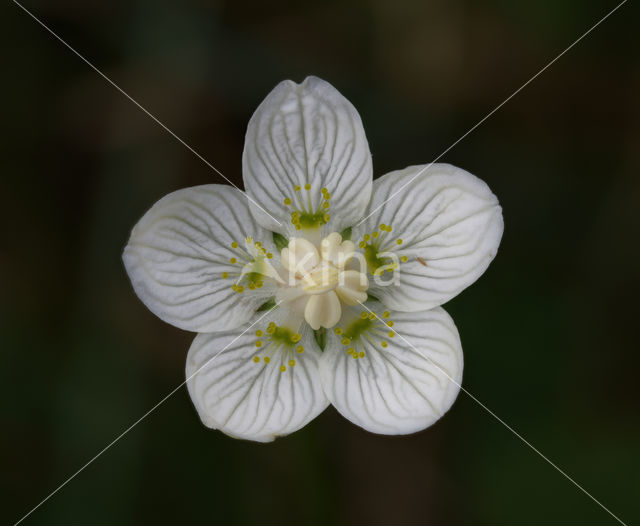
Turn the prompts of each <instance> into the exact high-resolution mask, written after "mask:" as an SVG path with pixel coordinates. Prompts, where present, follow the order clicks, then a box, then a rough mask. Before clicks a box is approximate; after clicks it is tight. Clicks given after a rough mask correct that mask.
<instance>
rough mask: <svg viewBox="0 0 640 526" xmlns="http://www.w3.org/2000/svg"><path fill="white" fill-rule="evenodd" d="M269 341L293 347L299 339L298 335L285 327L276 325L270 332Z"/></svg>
mask: <svg viewBox="0 0 640 526" xmlns="http://www.w3.org/2000/svg"><path fill="white" fill-rule="evenodd" d="M271 341H273V342H275V343H281V344H284V345H286V346H288V347H293V346H294V345H295V344H296V343H298V342H299V341H300V335H299V334H298V333H295V332H293V331H292V330H291V329H287V328H286V327H276V328H275V330H274V331H273V333H272V334H271Z"/></svg>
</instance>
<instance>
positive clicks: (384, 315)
mask: <svg viewBox="0 0 640 526" xmlns="http://www.w3.org/2000/svg"><path fill="white" fill-rule="evenodd" d="M389 316H391V314H390V313H389V311H388V310H386V311H384V312H383V313H382V317H383V318H388V317H389Z"/></svg>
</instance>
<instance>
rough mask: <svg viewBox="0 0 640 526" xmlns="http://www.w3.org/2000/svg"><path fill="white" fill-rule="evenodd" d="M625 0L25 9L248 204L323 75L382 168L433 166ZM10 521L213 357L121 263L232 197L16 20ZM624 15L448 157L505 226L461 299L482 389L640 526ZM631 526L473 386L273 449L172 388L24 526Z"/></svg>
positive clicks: (637, 195)
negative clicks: (138, 231) (152, 220)
mask: <svg viewBox="0 0 640 526" xmlns="http://www.w3.org/2000/svg"><path fill="white" fill-rule="evenodd" d="M614 5H615V3H614V2H610V1H599V2H595V1H589V2H585V1H583V0H570V1H563V2H558V1H552V0H544V1H533V0H529V1H523V2H513V1H510V0H493V1H489V2H474V1H471V0H469V1H459V0H458V1H445V0H438V1H427V2H417V1H416V2H406V1H402V0H397V1H389V2H387V1H384V0H378V1H364V0H362V1H351V2H320V1H316V2H307V3H304V4H298V3H296V2H293V1H290V2H282V3H277V2H260V3H256V4H255V5H253V4H250V3H246V2H231V1H227V2H221V1H217V2H216V1H205V0H190V1H186V2H178V1H174V2H165V3H161V2H154V1H151V0H146V1H135V2H112V1H108V0H100V1H94V2H86V1H79V0H63V1H51V2H42V1H35V0H25V6H26V7H28V8H29V9H32V10H33V11H34V13H35V14H37V15H38V16H39V17H42V19H43V20H44V21H45V22H46V23H47V24H49V25H50V27H51V28H52V29H54V30H55V31H56V32H57V33H58V34H59V35H60V36H61V37H62V38H64V39H65V40H67V41H68V42H69V43H70V44H71V45H72V46H74V47H75V48H76V49H77V50H78V51H79V52H81V53H82V54H84V55H85V56H86V57H87V58H89V59H90V60H91V61H93V62H94V63H95V65H96V66H97V67H98V68H99V69H101V70H102V71H103V72H104V73H105V74H106V75H107V76H109V77H110V78H111V79H113V80H114V81H115V82H116V83H117V84H119V85H120V86H121V87H122V88H123V89H124V90H125V91H126V92H128V93H129V94H130V95H131V96H132V97H134V98H135V99H136V100H138V101H139V102H140V103H141V104H142V105H143V106H145V107H146V108H148V110H149V111H150V112H151V113H153V114H154V115H156V116H157V117H158V118H159V119H160V120H161V121H162V122H164V123H165V124H166V125H167V126H168V127H169V128H171V129H172V130H173V131H174V132H175V133H176V134H178V135H179V136H180V137H182V138H183V139H184V140H185V141H186V142H187V143H188V144H189V145H191V146H192V147H193V148H194V149H195V150H197V151H198V152H199V153H200V154H202V155H203V156H204V157H205V158H206V159H207V160H209V161H210V162H211V163H212V164H213V165H215V166H216V167H217V168H218V169H219V170H221V171H222V172H223V173H224V174H225V175H226V176H228V177H229V178H230V179H232V180H234V181H235V182H237V183H238V184H241V154H242V147H243V138H244V132H245V127H246V124H247V121H248V119H249V118H250V116H251V114H252V112H253V111H254V109H255V108H256V106H257V105H258V104H259V103H260V101H261V100H262V99H263V98H264V96H265V95H266V94H267V93H268V92H269V91H270V90H271V89H272V88H273V86H275V84H276V83H277V82H279V81H280V80H282V79H285V78H292V79H294V80H296V81H298V82H299V81H301V80H302V79H303V78H304V77H305V76H306V75H307V74H315V75H318V76H320V77H322V78H324V79H326V80H328V81H329V82H331V83H332V84H333V85H334V86H336V87H337V88H338V89H339V90H340V91H341V92H342V93H343V94H344V95H345V96H346V97H347V98H349V99H350V100H351V101H352V102H353V104H354V105H355V106H356V107H357V108H358V110H359V111H360V114H361V116H362V120H363V121H364V125H365V129H366V131H367V134H368V139H369V142H370V146H371V151H372V153H373V159H374V172H375V175H376V176H379V175H382V174H384V173H385V172H387V171H390V170H392V169H397V168H401V167H404V166H407V165H410V164H418V163H427V162H429V161H431V160H433V159H434V158H435V157H436V156H438V155H439V154H440V153H441V152H442V151H443V150H444V149H445V148H447V147H448V146H449V145H451V144H452V143H453V142H454V141H455V140H456V139H458V138H459V137H460V136H461V135H462V134H463V133H465V132H466V131H467V130H468V129H469V128H471V127H472V126H473V125H474V124H476V123H477V122H478V121H479V120H480V119H481V118H482V117H484V116H485V115H486V114H487V113H488V112H489V111H490V110H491V109H493V108H494V107H495V106H496V105H497V104H499V103H500V102H502V101H503V100H504V99H505V98H506V97H507V96H509V95H510V94H511V93H513V92H514V91H515V90H516V89H517V88H518V87H519V86H521V85H522V84H523V83H524V82H525V81H527V80H528V79H529V78H530V77H531V76H532V75H533V74H534V73H535V72H537V71H538V70H539V69H540V68H542V67H543V66H544V65H545V64H546V63H547V62H548V61H549V60H551V59H552V58H553V57H555V56H556V55H557V54H558V53H559V52H560V51H561V50H563V49H564V48H565V47H566V46H568V45H569V44H570V43H571V42H573V41H574V40H575V39H576V38H577V37H578V36H579V35H580V34H581V33H583V32H584V31H585V30H586V29H587V28H589V27H590V26H591V25H592V24H594V23H595V22H596V21H597V20H598V19H599V18H601V17H602V16H604V14H606V13H607V11H608V10H610V9H612V8H613V7H614ZM1 11H2V15H1V17H0V18H1V22H0V29H1V33H2V40H3V45H2V55H3V71H4V75H3V81H2V92H3V95H2V105H3V109H2V115H3V119H2V124H3V126H2V133H3V136H2V152H3V153H2V164H3V166H2V189H1V195H0V198H1V203H2V207H1V208H2V210H1V212H0V214H1V217H0V219H1V221H2V222H1V224H2V242H1V243H0V280H1V290H0V307H1V312H0V330H1V336H2V339H1V342H2V352H1V356H2V362H1V367H0V375H1V376H0V400H2V433H1V435H0V436H1V438H0V462H1V465H2V488H1V489H2V491H1V495H2V497H1V498H2V500H3V502H2V504H1V505H0V519H1V520H2V522H3V523H12V522H15V521H16V520H18V519H19V518H20V517H21V516H22V515H23V514H25V513H26V512H27V511H29V509H31V508H32V507H33V506H35V505H36V504H37V503H38V502H39V501H40V500H41V499H42V498H44V497H45V496H46V495H47V494H49V493H50V492H51V491H53V490H54V489H55V488H56V487H57V486H58V485H59V484H60V483H61V482H62V481H63V480H65V479H66V478H67V477H69V476H70V475H71V474H73V473H74V472H75V471H76V470H77V469H79V468H80V467H81V466H82V465H83V464H84V463H85V462H87V461H88V460H89V459H91V457H93V456H94V455H95V454H96V453H98V452H99V451H100V450H101V449H102V448H103V447H105V446H106V445H107V444H108V443H109V442H110V441H111V440H113V439H114V438H115V437H117V436H118V435H119V434H120V433H121V432H122V431H123V430H124V429H126V428H127V426H129V425H130V424H132V423H133V422H135V420H136V419H138V418H139V417H140V416H141V415H142V414H144V412H145V411H147V410H148V409H150V408H151V407H152V406H153V405H154V404H155V403H156V402H158V401H159V400H160V399H161V398H162V397H164V396H165V395H166V394H167V393H169V392H170V391H171V390H172V389H173V388H174V387H176V386H177V385H178V384H180V382H182V381H183V379H184V373H183V370H184V361H185V355H186V352H187V349H188V347H189V344H190V341H191V339H192V335H191V334H189V333H186V332H182V331H180V330H178V329H175V328H173V327H171V326H169V325H166V324H164V323H163V322H161V321H160V320H159V319H157V318H155V317H154V316H153V315H152V314H151V313H150V312H149V311H148V310H147V309H146V308H145V307H144V306H143V305H142V303H141V302H140V301H139V300H138V299H137V297H136V296H135V294H134V293H133V291H132V290H131V288H130V285H129V282H128V279H127V276H126V275H125V272H124V270H123V267H122V263H121V260H120V254H121V250H122V248H123V246H124V244H125V242H126V240H127V237H128V233H129V230H130V229H131V227H132V226H133V225H134V223H135V222H136V221H137V219H138V218H139V217H140V216H141V215H142V214H143V213H144V212H145V210H146V209H147V208H148V207H150V206H151V205H152V204H153V203H154V202H155V201H156V200H157V199H159V198H160V197H162V196H163V195H165V194H167V193H168V192H171V191H173V190H176V189H178V188H183V187H187V186H191V185H197V184H205V183H212V182H218V183H220V182H223V180H222V178H221V177H220V176H218V175H217V174H215V173H214V172H213V171H212V170H210V169H209V168H208V167H207V166H206V165H205V164H203V163H202V162H201V161H200V160H198V159H197V158H196V157H195V156H194V155H193V154H192V153H191V152H189V151H188V150H187V149H186V148H185V147H184V146H182V145H181V144H179V143H178V142H177V141H176V140H175V139H174V138H172V137H171V136H170V135H169V134H168V133H167V132H165V131H164V130H163V129H162V128H160V126H158V125H157V124H156V123H154V122H153V121H152V120H151V119H150V118H149V117H148V116H146V115H145V114H143V113H142V112H141V111H140V110H139V109H138V108H136V107H135V106H134V105H133V104H132V103H131V102H130V101H128V100H127V99H126V98H125V97H124V96H123V95H122V94H121V93H118V92H117V91H116V90H115V89H114V88H113V87H112V86H110V85H108V83H107V82H106V81H105V80H104V79H103V78H101V77H100V76H99V75H98V74H97V73H96V72H94V71H92V70H91V69H90V68H89V67H88V66H87V65H86V64H84V63H82V61H81V60H80V59H79V58H78V57H76V56H74V55H73V54H72V52H71V51H69V50H68V49H66V48H64V46H63V45H62V44H60V43H59V42H58V41H56V40H55V39H54V38H53V37H52V36H51V35H50V34H48V33H47V32H46V31H45V30H44V29H42V28H41V27H39V26H38V25H37V24H36V23H35V22H34V20H32V19H31V18H29V16H28V15H26V14H25V13H24V12H22V11H21V10H20V8H19V7H17V6H16V5H15V4H13V3H11V2H8V1H7V2H5V3H4V5H3V6H2V8H1ZM639 19H640V18H639V17H638V7H637V2H634V0H630V2H629V3H628V4H627V5H625V6H623V7H622V8H620V10H619V11H618V12H617V13H615V14H614V15H612V16H611V18H610V19H608V20H607V21H605V22H604V23H603V24H602V26H600V27H599V28H597V29H596V30H595V31H594V32H593V33H592V34H591V35H589V36H588V37H586V38H585V40H584V41H582V42H581V43H579V44H578V45H577V46H576V47H575V48H574V49H572V50H571V51H569V52H568V53H567V54H566V55H565V56H564V57H562V58H561V59H560V60H559V61H558V62H557V63H556V64H554V65H553V66H551V67H550V68H549V69H548V70H547V71H546V72H544V73H543V74H542V75H541V76H540V77H539V78H537V79H536V80H535V81H533V82H532V84H531V85H529V86H528V87H527V88H526V89H525V90H523V91H522V92H521V93H520V94H518V95H517V96H516V97H515V98H514V99H513V100H511V101H510V102H508V103H507V104H506V105H505V106H504V107H503V108H501V109H500V110H499V111H497V112H496V113H495V114H494V115H493V116H492V117H491V118H489V119H488V120H487V121H486V122H485V123H484V124H482V125H481V126H480V127H479V128H478V129H477V130H475V131H474V132H473V133H471V134H470V135H469V136H468V137H467V138H465V139H464V140H463V141H462V142H461V143H460V144H458V145H457V146H456V147H455V148H453V149H452V150H451V151H450V152H449V153H447V154H446V155H445V156H444V158H443V160H444V161H446V162H450V163H453V164H456V165H458V166H461V167H463V168H465V169H467V170H469V171H471V172H472V173H475V174H477V175H478V176H480V177H481V178H482V179H484V180H485V181H487V182H488V184H489V185H490V186H491V188H492V189H493V191H494V192H495V193H496V195H497V196H498V197H499V199H500V201H501V203H502V206H503V209H504V217H505V224H506V230H505V235H504V238H503V241H502V246H501V248H500V251H499V253H498V257H497V258H496V260H495V261H494V263H493V264H492V265H491V267H490V268H489V270H488V271H487V273H486V274H485V275H484V276H483V277H482V279H480V280H479V281H478V283H476V284H475V285H474V286H472V287H471V288H470V289H469V290H467V291H465V292H464V293H463V294H462V295H460V296H459V297H458V298H456V299H454V300H453V301H451V302H450V303H449V304H448V305H446V309H447V310H448V311H449V312H450V313H451V314H452V315H453V317H454V319H455V321H456V323H457V325H458V328H459V330H460V333H461V336H462V341H463V346H464V350H465V360H466V364H465V378H464V386H465V387H466V389H468V390H469V391H470V392H471V393H473V395H475V396H476V397H477V398H478V399H480V400H481V401H482V402H483V403H485V404H486V405H487V406H488V407H489V408H491V410H492V411H494V412H495V413H496V414H497V415H499V416H500V418H502V419H504V420H505V421H506V422H507V423H509V425H511V426H513V427H514V428H515V429H516V430H517V431H518V432H519V433H521V434H522V435H523V436H524V437H526V439H527V440H529V441H530V442H531V443H532V444H534V445H535V446H536V447H537V448H539V449H540V451H542V452H543V453H544V454H545V455H547V456H548V457H549V458H550V459H551V460H552V461H553V462H556V463H557V464H558V465H559V466H560V467H561V468H562V469H564V470H565V471H566V472H567V473H568V474H570V475H571V476H572V477H574V478H575V480H576V481H577V482H578V483H579V484H581V485H583V486H584V487H585V488H586V489H587V490H588V491H589V492H591V493H592V494H593V495H594V496H595V497H596V498H597V499H599V500H601V502H602V503H603V504H604V505H605V506H607V507H609V508H610V509H611V510H612V511H613V512H614V513H616V514H617V515H619V516H620V518H621V519H622V520H624V521H625V522H627V523H629V524H631V523H634V522H636V521H638V520H639V519H640V499H639V498H638V497H639V495H640V475H639V471H640V456H639V446H640V424H639V420H638V414H639V404H638V399H639V397H638V394H639V387H638V368H639V365H640V360H639V358H638V354H639V351H640V346H639V345H638V330H637V328H638V325H639V318H638V315H639V314H640V309H639V308H638V300H639V298H640V279H639V278H640V273H639V272H638V261H639V258H640V249H639V243H638V240H639V239H640V219H639V217H638V211H639V205H640V179H639V177H640V162H639V160H638V155H639V153H638V146H639V145H640V97H639V93H640V89H639V88H640V67H639V53H638V38H637V35H638V25H637V22H638V20H639ZM172 523H184V524H205V523H207V524H225V525H226V524H230V525H235V524H250V525H253V524H256V525H258V524H260V525H264V524H278V525H287V524H296V525H298V524H338V525H351V524H371V525H387V524H407V525H413V524H446V525H468V524H475V525H512V524H519V525H520V524H523V525H539V524H545V525H548V524H558V525H565V524H581V525H583V524H615V521H614V519H612V518H611V517H610V516H608V515H607V514H606V512H604V511H603V510H602V509H601V508H599V507H598V506H597V504H595V503H594V502H593V501H591V500H590V499H589V498H588V497H587V496H585V495H584V494H583V493H581V492H580V491H579V490H578V489H577V488H576V487H575V486H573V485H572V484H571V483H570V482H569V481H568V480H566V479H565V478H564V477H563V476H562V475H560V474H559V473H558V472H557V471H555V470H554V469H553V468H552V467H551V466H549V465H548V464H547V463H545V462H544V460H542V459H541V458H540V457H538V456H537V455H536V454H535V453H534V452H533V451H531V450H530V449H529V448H527V447H526V446H525V445H524V444H523V443H522V442H521V441H520V440H518V439H517V438H516V437H515V436H514V435H513V434H511V433H510V432H509V431H508V430H507V429H505V427H503V426H502V425H501V424H500V423H498V422H497V421H496V420H495V419H494V418H493V417H491V416H490V415H489V414H487V412H485V411H484V410H483V409H482V408H481V407H480V406H479V405H478V404H476V403H475V402H474V401H473V400H472V399H470V398H469V397H468V396H466V395H465V394H461V395H460V397H459V398H458V401H457V402H456V404H455V405H454V407H453V408H452V410H451V411H450V412H449V414H447V416H446V417H445V418H444V419H443V420H442V421H441V422H439V423H438V424H436V425H435V426H434V427H432V428H430V429H428V430H426V431H424V432H422V433H419V434H417V435H414V436H411V437H405V438H394V437H383V436H375V435H371V434H369V433H366V432H365V431H362V430H361V429H359V428H357V427H355V426H354V425H352V424H351V423H349V422H348V421H346V420H344V419H343V418H342V417H340V415H338V414H337V413H336V412H335V411H334V410H333V409H331V408H330V409H328V410H327V411H325V413H324V414H323V415H322V416H320V417H319V418H318V419H316V420H315V421H314V422H312V423H311V424H310V425H309V426H307V427H306V428H305V429H303V430H301V431H299V432H297V433H295V434H294V435H292V436H290V437H287V438H284V439H280V440H277V441H276V442H275V443H273V444H270V445H256V444H253V443H249V442H241V441H236V440H233V439H230V438H227V437H226V436H224V435H222V434H221V433H219V432H215V431H210V430H207V429H205V428H204V427H203V426H202V425H201V424H200V421H199V419H198V417H197V415H196V412H195V410H194V409H193V407H192V405H191V402H190V400H189V398H188V396H187V393H186V390H185V389H184V388H183V389H180V390H179V391H178V392H177V393H176V394H175V395H174V396H172V397H171V398H169V399H168V400H167V401H166V403H164V404H163V405H161V406H160V407H159V408H158V409H157V410H156V411H155V412H154V413H153V414H152V415H150V416H149V417H148V418H147V419H145V420H144V421H143V422H142V423H140V425H138V426H137V427H135V429H133V430H132V431H131V432H130V433H128V434H127V435H126V436H125V437H124V438H123V439H122V440H120V441H119V442H118V443H117V444H116V445H115V446H113V447H112V448H111V449H109V450H108V451H107V452H106V453H105V454H104V455H103V456H102V457H100V458H99V459H98V460H97V461H96V462H95V463H93V464H92V465H91V466H89V467H88V468H87V469H86V470H85V471H83V472H82V473H81V474H79V475H78V476H77V478H75V479H74V480H72V481H71V482H69V484H68V485H67V486H65V487H64V488H62V489H61V490H60V491H59V493H57V494H56V495H55V496H54V497H52V498H51V499H50V500H49V501H48V502H47V503H45V504H44V505H43V506H42V507H41V508H40V509H38V510H37V511H36V512H35V513H34V514H33V515H32V516H31V517H29V519H27V520H26V521H25V523H24V524H98V525H101V524H172Z"/></svg>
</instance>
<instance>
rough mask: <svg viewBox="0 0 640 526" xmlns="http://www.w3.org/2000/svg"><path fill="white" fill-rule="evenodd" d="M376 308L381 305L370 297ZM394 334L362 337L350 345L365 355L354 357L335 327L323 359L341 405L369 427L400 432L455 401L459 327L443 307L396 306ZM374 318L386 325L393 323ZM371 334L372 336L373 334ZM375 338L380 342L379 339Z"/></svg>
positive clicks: (331, 391) (331, 392)
mask: <svg viewBox="0 0 640 526" xmlns="http://www.w3.org/2000/svg"><path fill="white" fill-rule="evenodd" d="M366 305H367V307H368V308H372V310H374V311H375V312H376V313H377V314H380V313H381V306H380V307H376V305H378V306H379V305H380V304H376V303H367V304H366ZM390 319H392V320H393V322H394V326H393V329H394V330H395V331H397V334H396V335H395V337H393V338H388V337H387V338H384V339H385V341H387V342H388V346H387V347H386V348H383V347H381V345H380V342H381V341H382V338H383V337H381V336H378V337H375V336H374V337H372V338H371V340H373V343H371V341H370V340H369V339H368V338H361V339H360V340H359V342H362V344H360V343H355V342H351V343H350V344H349V346H351V347H355V349H356V351H360V350H362V351H363V352H364V353H365V356H364V357H362V358H358V359H354V358H352V357H351V356H350V355H349V354H347V352H345V350H346V348H347V347H345V346H344V345H342V343H341V341H340V338H341V337H338V336H336V335H335V334H334V333H333V331H328V333H327V335H328V337H327V345H326V348H325V350H324V353H323V354H322V358H321V361H320V376H321V378H322V384H323V386H324V390H325V393H326V394H327V397H328V398H329V400H330V401H331V403H332V404H333V405H334V406H335V407H336V409H337V410H338V411H339V412H340V413H341V414H342V415H343V416H345V417H346V418H348V419H349V420H351V421H352V422H353V423H355V424H357V425H359V426H361V427H363V428H364V429H366V430H368V431H372V432H374V433H381V434H389V435H397V434H408V433H414V432H416V431H420V430H421V429H424V428H426V427H429V426H430V425H432V424H433V423H434V422H435V421H436V420H438V419H439V418H440V417H441V416H442V415H443V414H444V413H445V412H447V410H448V409H449V408H450V407H451V405H452V404H453V402H454V401H455V399H456V396H457V395H458V391H459V390H460V383H461V381H462V366H463V363H462V362H463V360H462V347H461V344H460V338H459V336H458V331H457V330H456V327H455V325H454V323H453V320H452V319H451V318H450V317H449V315H448V314H447V313H446V312H445V311H444V310H443V309H442V308H440V307H438V308H435V309H433V310H430V311H423V312H412V313H406V312H392V313H391V318H390ZM375 323H376V324H377V325H378V327H379V328H381V330H382V331H384V332H387V331H388V330H389V328H388V327H385V326H384V325H383V322H381V321H380V320H376V321H375ZM368 336H370V335H369V334H368ZM374 343H375V345H374Z"/></svg>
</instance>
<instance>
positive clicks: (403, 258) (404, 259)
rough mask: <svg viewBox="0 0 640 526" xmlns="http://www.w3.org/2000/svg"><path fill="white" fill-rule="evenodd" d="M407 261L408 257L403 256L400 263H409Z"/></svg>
mask: <svg viewBox="0 0 640 526" xmlns="http://www.w3.org/2000/svg"><path fill="white" fill-rule="evenodd" d="M407 260H408V258H407V256H402V257H401V258H400V261H402V262H403V263H406V262H407Z"/></svg>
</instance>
